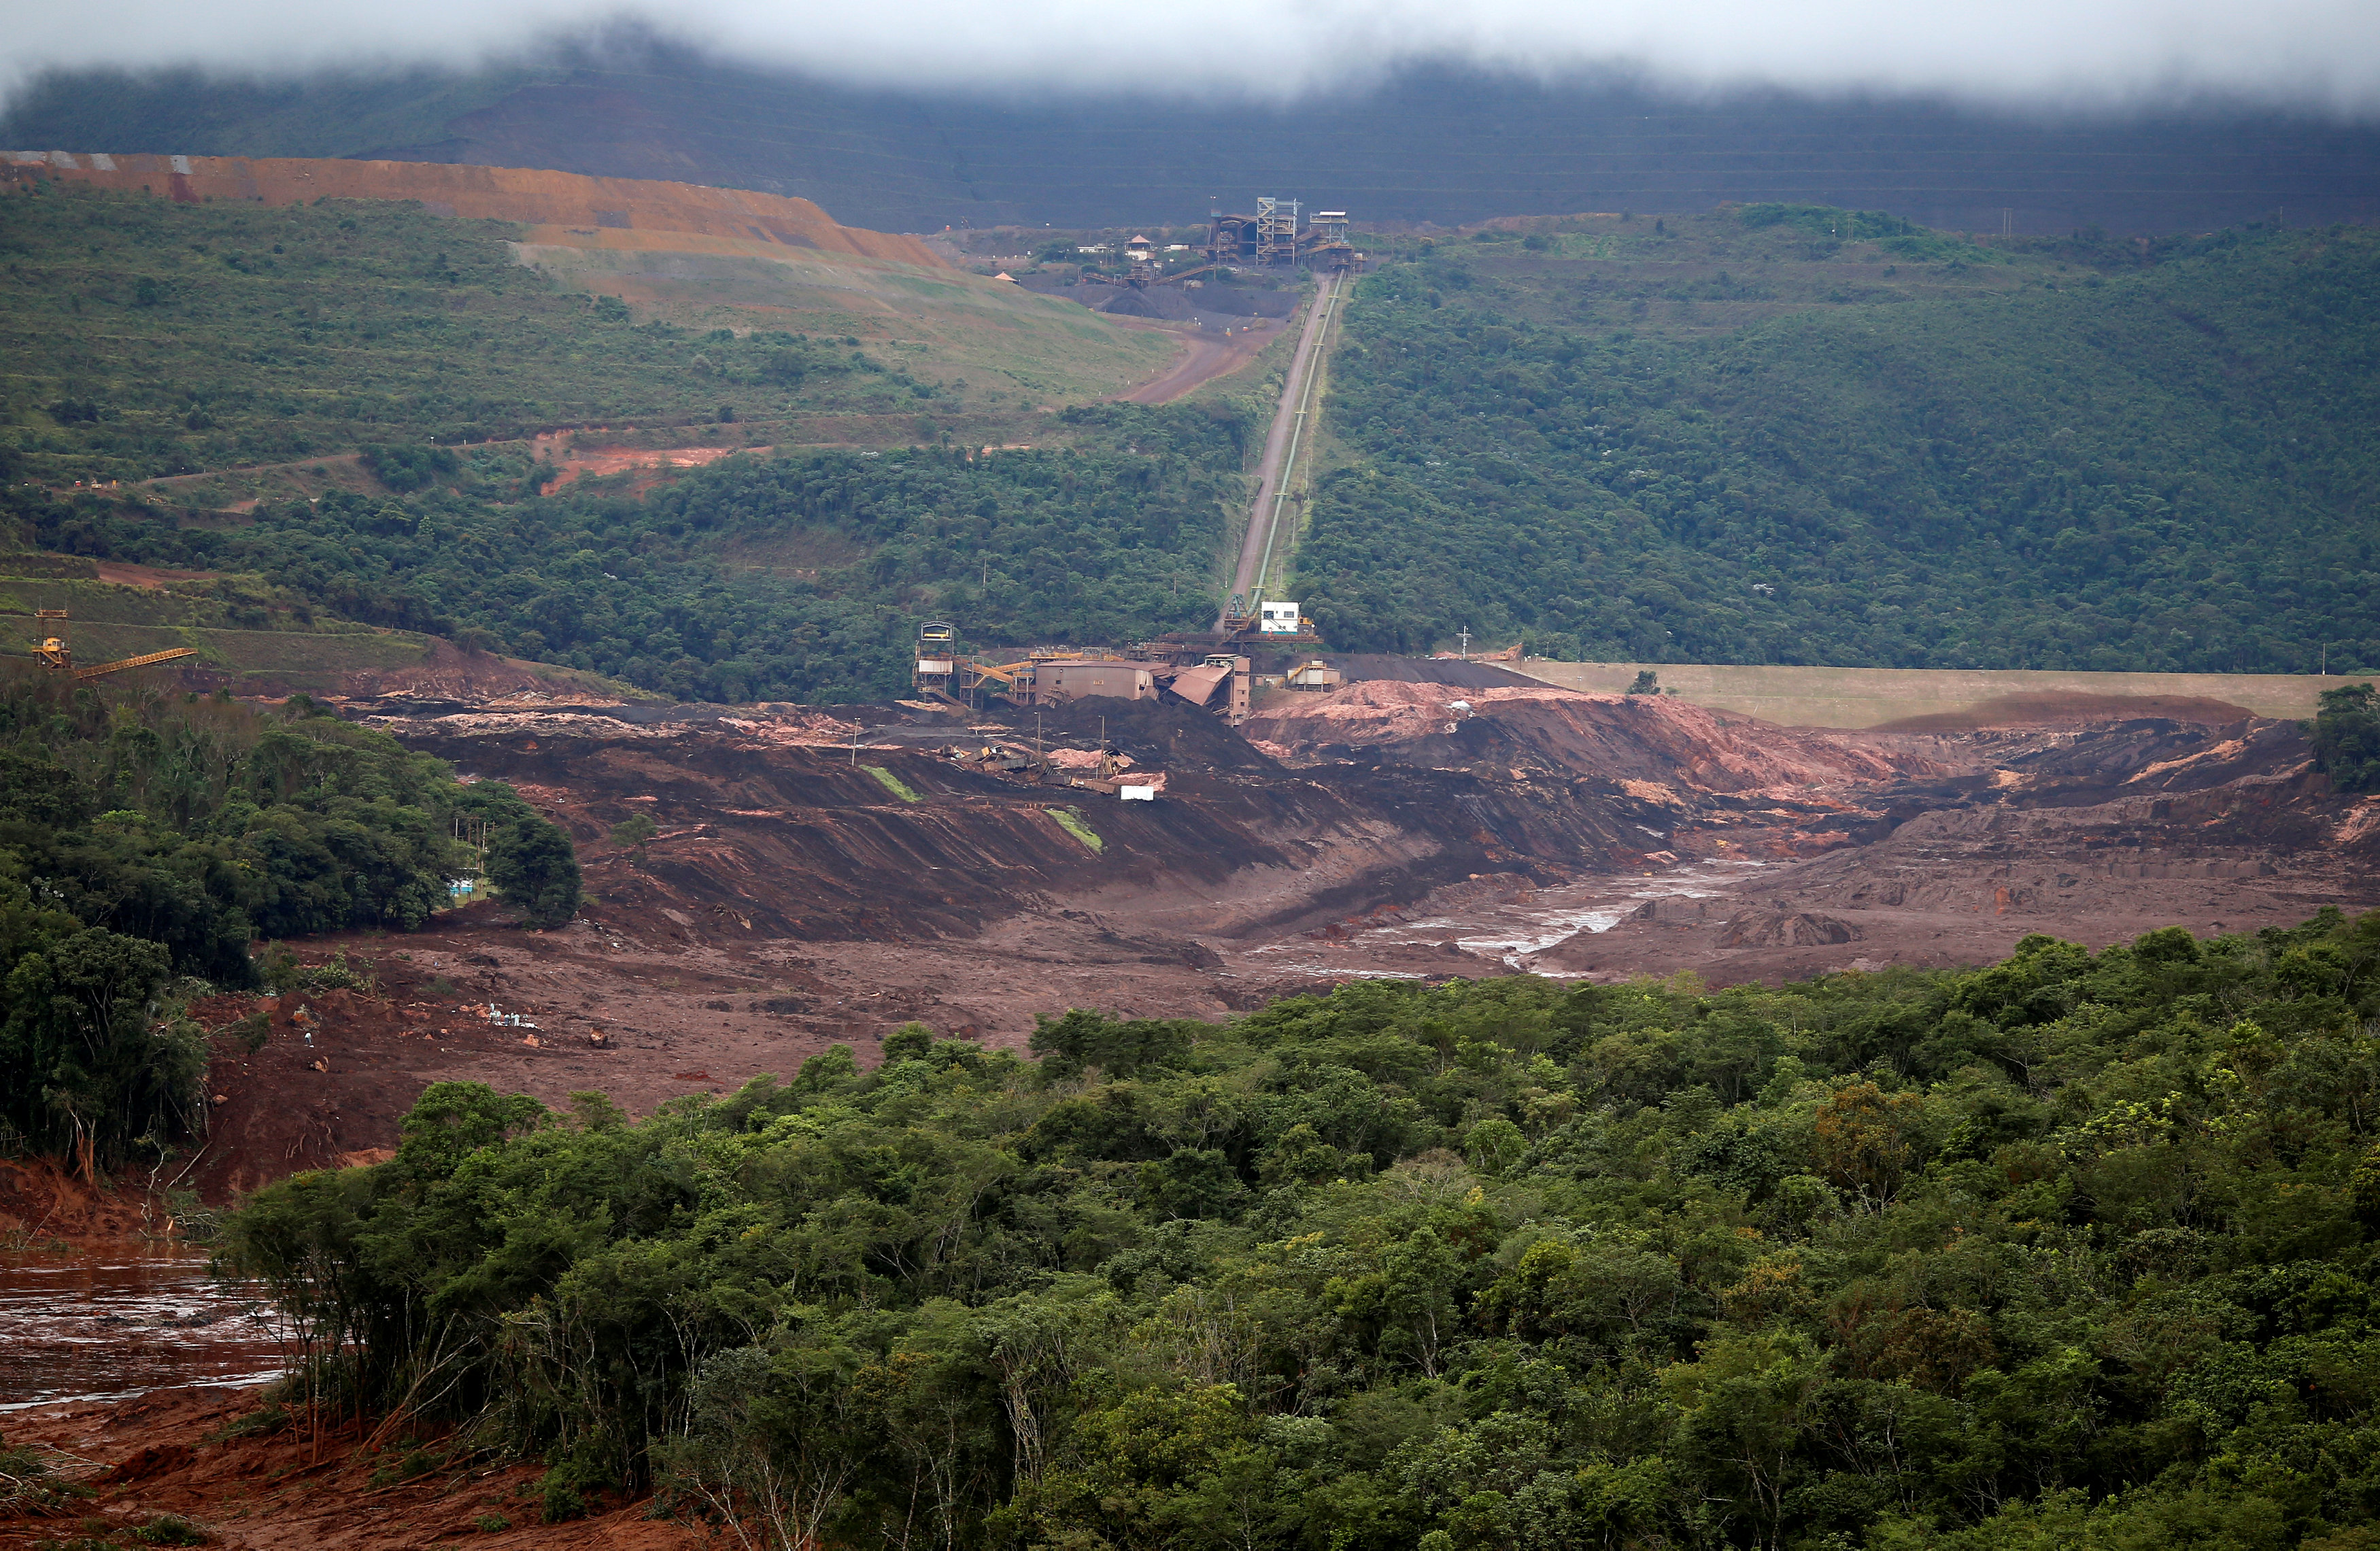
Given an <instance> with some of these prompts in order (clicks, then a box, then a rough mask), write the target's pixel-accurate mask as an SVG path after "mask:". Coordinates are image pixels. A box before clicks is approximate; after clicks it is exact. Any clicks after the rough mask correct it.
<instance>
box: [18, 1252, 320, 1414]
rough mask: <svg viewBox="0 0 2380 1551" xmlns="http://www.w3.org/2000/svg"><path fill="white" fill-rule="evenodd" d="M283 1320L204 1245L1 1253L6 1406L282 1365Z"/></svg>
mask: <svg viewBox="0 0 2380 1551" xmlns="http://www.w3.org/2000/svg"><path fill="white" fill-rule="evenodd" d="M279 1333H280V1331H279V1325H278V1323H277V1321H275V1320H274V1318H273V1310H272V1308H271V1306H270V1305H268V1304H265V1303H261V1302H260V1301H259V1299H258V1298H257V1297H256V1295H255V1294H254V1293H252V1292H250V1291H247V1290H241V1289H237V1288H226V1287H225V1286H223V1285H222V1284H220V1283H218V1282H217V1281H215V1280H214V1278H212V1277H211V1276H209V1275H208V1273H207V1254H206V1251H204V1250H203V1249H195V1248H190V1247H188V1246H182V1245H171V1244H145V1243H130V1244H126V1245H121V1246H115V1245H110V1246H107V1247H103V1248H94V1247H89V1246H79V1247H77V1248H74V1249H72V1250H63V1249H62V1250H60V1251H58V1252H57V1253H55V1254H54V1253H50V1252H47V1251H42V1250H11V1251H0V1414H5V1413H6V1412H12V1411H21V1410H23V1409H24V1408H25V1407H27V1406H35V1405H44V1404H48V1403H51V1402H54V1401H58V1400H122V1399H125V1398H127V1397H129V1396H133V1395H138V1394H140V1393H142V1392H143V1391H146V1390H151V1389H162V1388H168V1387H173V1386H176V1385H225V1386H228V1385H240V1384H255V1383H260V1382H261V1381H263V1380H266V1379H270V1378H272V1377H273V1376H275V1375H278V1374H279V1373H280V1372H281V1368H282V1346H281V1342H280V1340H279V1339H278V1337H279Z"/></svg>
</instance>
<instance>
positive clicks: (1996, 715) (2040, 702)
mask: <svg viewBox="0 0 2380 1551" xmlns="http://www.w3.org/2000/svg"><path fill="white" fill-rule="evenodd" d="M2255 715H2256V713H2255V712H2254V711H2252V710H2250V709H2248V708H2247V707H2245V706H2235V705H2232V704H2231V703H2230V702H2229V701H2228V700H2212V699H2208V698H2206V697H2204V696H2199V695H2085V694H2082V693H2079V692H2065V693H2057V694H2040V695H2002V696H1998V697H1995V698H1992V699H1989V700H1984V701H1979V702H1977V703H1976V704H1974V705H1972V706H1965V707H1961V709H1958V710H1955V711H1936V712H1934V713H1933V714H1932V715H1930V716H1911V717H1903V718H1902V719H1901V720H1900V721H1887V722H1882V723H1879V724H1878V725H1876V726H1874V727H1871V728H1869V729H1868V731H1869V732H1871V733H1980V732H1986V731H1998V730H2002V729H2011V728H2022V727H2082V726H2088V725H2090V724H2092V723H2094V722H2103V721H2189V722H2196V723H2199V724H2201V725H2203V726H2208V727H2228V726H2230V725H2232V724H2233V723H2235V722H2240V721H2253V720H2254V719H2255Z"/></svg>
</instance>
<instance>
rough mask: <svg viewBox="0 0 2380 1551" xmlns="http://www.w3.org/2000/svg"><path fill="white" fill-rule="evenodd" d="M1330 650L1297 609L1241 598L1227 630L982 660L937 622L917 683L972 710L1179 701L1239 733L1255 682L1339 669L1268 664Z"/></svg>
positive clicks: (1302, 684)
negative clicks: (1286, 655) (1276, 656)
mask: <svg viewBox="0 0 2380 1551" xmlns="http://www.w3.org/2000/svg"><path fill="white" fill-rule="evenodd" d="M1321 644H1322V640H1321V637H1320V636H1317V635H1315V634H1314V632H1313V631H1312V629H1311V628H1309V627H1308V626H1307V624H1305V620H1304V619H1303V617H1302V616H1301V615H1300V614H1299V612H1298V607H1297V605H1296V604H1295V603H1293V602H1288V601H1285V600H1266V599H1256V600H1248V599H1245V598H1240V597H1234V598H1233V600H1232V602H1231V607H1230V608H1229V609H1228V610H1226V611H1225V612H1224V616H1223V627H1222V628H1221V629H1220V630H1213V631H1178V632H1175V633H1173V634H1172V635H1168V636H1160V637H1159V638H1158V639H1156V640H1153V641H1138V642H1135V643H1134V644H1133V645H1131V646H1128V647H1124V648H1120V649H1118V648H1075V647H1045V648H1032V649H1030V650H1027V651H1026V652H1024V653H1023V654H1021V655H1019V654H1016V653H1014V652H1010V653H1007V654H999V653H990V654H982V655H974V654H969V653H966V652H964V651H962V650H960V649H959V640H958V626H957V625H955V624H952V623H951V622H950V621H947V620H929V621H927V622H926V623H925V624H923V625H921V626H919V627H918V630H917V660H916V661H917V666H916V668H915V669H914V670H913V671H912V673H911V675H910V686H911V688H912V690H913V691H914V692H915V693H916V694H917V696H918V697H920V698H921V699H927V700H931V701H934V702H937V703H941V704H946V705H950V706H953V707H957V708H960V709H969V710H972V709H977V708H978V707H979V706H980V705H981V704H982V703H983V702H984V701H986V700H990V701H996V702H999V703H1002V704H1005V705H1010V706H1015V707H1019V708H1029V707H1036V706H1062V705H1068V704H1071V703H1073V702H1074V701H1076V700H1087V699H1115V700H1155V699H1160V698H1162V697H1167V696H1172V697H1175V698H1178V699H1182V700H1186V701H1188V702H1189V703H1190V704H1191V705H1194V706H1197V707H1199V708H1201V709H1206V710H1208V711H1211V712H1213V713H1214V714H1215V715H1217V716H1219V717H1220V718H1221V719H1222V720H1223V721H1225V722H1227V723H1228V724H1230V725H1232V726H1233V727H1236V726H1238V725H1239V724H1240V723H1241V722H1243V721H1246V720H1247V716H1248V708H1249V703H1250V697H1251V693H1252V685H1256V684H1257V683H1259V682H1261V683H1263V684H1267V685H1270V684H1282V685H1288V686H1289V687H1291V688H1296V689H1329V688H1336V687H1337V686H1338V685H1339V683H1340V675H1339V673H1338V670H1336V669H1334V668H1331V667H1330V666H1329V665H1328V664H1326V663H1321V662H1306V661H1300V662H1296V663H1286V662H1284V663H1281V665H1280V666H1279V667H1278V669H1277V670H1276V669H1275V668H1274V667H1273V665H1272V664H1270V663H1269V662H1265V661H1264V660H1263V658H1264V656H1269V655H1270V654H1273V653H1278V652H1280V651H1281V650H1283V649H1286V648H1315V647H1319V646H1320V645H1321ZM1260 654H1261V655H1260Z"/></svg>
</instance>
